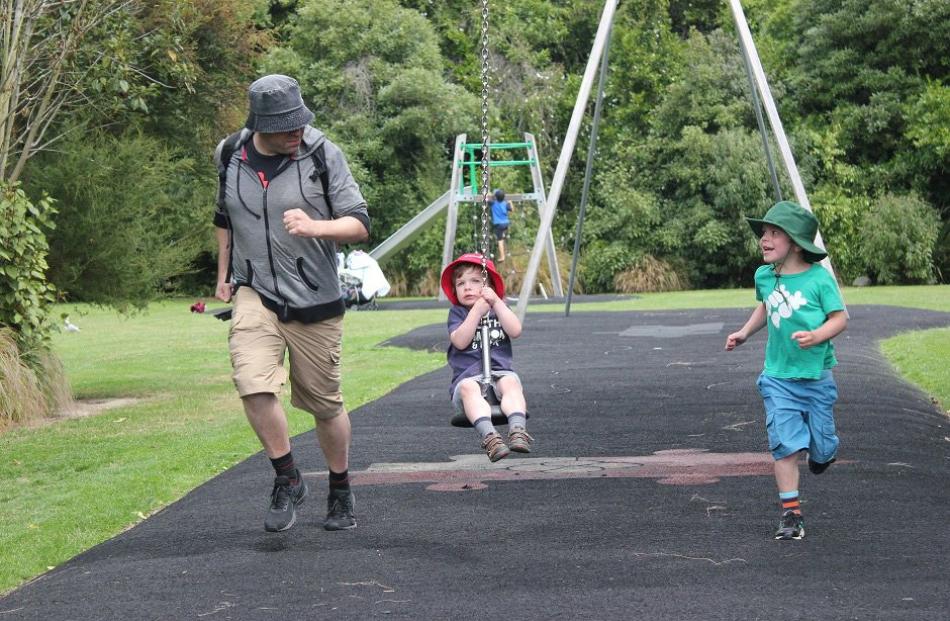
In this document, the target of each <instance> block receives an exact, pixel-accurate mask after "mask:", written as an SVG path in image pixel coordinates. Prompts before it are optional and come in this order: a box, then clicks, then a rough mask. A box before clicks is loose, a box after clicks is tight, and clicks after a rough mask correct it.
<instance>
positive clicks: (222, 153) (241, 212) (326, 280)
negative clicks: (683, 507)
mask: <svg viewBox="0 0 950 621" xmlns="http://www.w3.org/2000/svg"><path fill="white" fill-rule="evenodd" d="M248 96H249V100H250V113H249V115H248V118H247V123H246V124H245V128H244V129H243V130H242V131H241V132H238V133H236V134H233V135H232V136H229V137H228V138H226V139H225V140H223V141H221V143H220V144H219V145H218V148H217V150H216V152H215V162H216V164H217V165H218V172H219V178H220V187H219V192H218V208H217V211H216V212H215V216H214V223H215V226H216V227H217V228H216V237H217V242H218V278H217V289H216V292H215V295H216V297H217V298H218V299H220V300H222V301H225V302H227V301H233V306H234V311H233V317H232V320H231V328H230V332H229V337H228V345H229V348H230V352H231V364H232V367H233V369H234V374H233V379H234V384H235V386H236V387H237V390H238V394H239V395H240V396H241V401H242V402H243V405H244V412H245V414H246V415H247V419H248V421H249V422H250V424H251V427H252V428H253V429H254V432H255V433H256V434H257V437H258V438H259V439H260V441H261V444H262V445H263V447H264V451H265V452H266V453H267V456H268V457H269V458H270V460H271V463H272V464H273V467H274V471H275V475H276V476H275V478H274V486H273V489H272V492H271V500H270V507H269V509H268V511H267V515H266V516H265V519H264V528H265V529H266V530H268V531H271V532H277V531H283V530H287V529H288V528H290V527H291V526H293V524H294V521H295V520H296V513H295V507H296V505H298V504H300V503H301V502H303V500H304V498H305V497H306V496H307V494H308V491H309V490H308V487H307V483H306V482H305V481H304V480H303V477H302V476H301V473H300V471H299V470H298V469H297V466H296V464H295V462H294V458H293V453H292V452H291V446H290V438H289V435H288V429H287V417H286V415H285V413H284V409H283V407H282V406H281V404H280V401H279V400H278V395H279V394H280V390H281V386H282V385H283V384H284V383H285V382H286V381H287V379H288V375H289V379H290V386H291V403H292V404H293V405H294V406H295V407H297V408H300V409H302V410H305V411H307V412H310V413H311V414H312V415H313V416H314V419H315V421H316V435H317V439H318V442H319V444H320V448H321V449H322V451H323V455H324V457H325V459H326V462H327V466H328V470H329V472H330V476H329V496H328V499H327V517H326V521H325V523H324V528H326V529H327V530H344V529H349V528H354V527H355V526H356V517H355V514H354V498H353V493H352V492H351V491H350V485H349V478H348V468H349V447H350V433H351V432H350V419H349V416H348V415H347V412H346V410H345V409H344V407H343V398H342V395H341V393H340V353H341V349H342V340H343V313H344V310H345V306H344V303H343V300H342V299H341V296H340V286H339V281H338V277H337V268H336V249H337V244H338V243H350V242H359V241H362V240H365V239H366V238H367V237H368V235H369V216H368V215H367V210H366V201H365V200H364V199H363V196H362V194H360V190H359V187H358V186H357V184H356V182H355V181H354V180H353V176H352V175H351V174H350V170H349V167H348V166H347V163H346V159H345V158H344V156H343V153H342V152H341V151H340V149H339V148H338V147H337V146H336V145H335V144H333V143H332V142H330V141H329V140H327V139H326V137H325V136H324V135H323V133H322V132H321V131H319V130H317V129H315V128H314V127H311V126H310V123H311V121H313V118H314V115H313V113H312V112H311V111H310V110H309V109H308V108H307V106H306V105H305V104H304V102H303V98H302V97H301V95H300V87H299V85H298V84H297V82H296V80H294V79H292V78H289V77H287V76H283V75H268V76H265V77H263V78H260V79H259V80H257V81H255V82H254V83H253V84H251V86H250V89H249V91H248ZM285 351H288V352H289V354H290V371H289V373H288V371H287V370H286V368H285V366H284V352H285Z"/></svg>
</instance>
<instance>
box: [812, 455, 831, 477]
mask: <svg viewBox="0 0 950 621" xmlns="http://www.w3.org/2000/svg"><path fill="white" fill-rule="evenodd" d="M833 463H835V458H834V457H832V458H831V459H829V460H828V461H826V462H825V463H823V464H820V463H818V462H817V461H812V459H811V457H809V458H808V469H809V470H811V473H812V474H821V473H822V472H824V471H825V470H827V469H828V466H830V465H831V464H833Z"/></svg>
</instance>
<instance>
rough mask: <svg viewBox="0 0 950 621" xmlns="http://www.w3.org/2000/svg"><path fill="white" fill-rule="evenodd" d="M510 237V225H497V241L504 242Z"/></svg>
mask: <svg viewBox="0 0 950 621" xmlns="http://www.w3.org/2000/svg"><path fill="white" fill-rule="evenodd" d="M507 235H508V225H507V224H496V225H495V239H497V240H499V241H500V240H502V239H504V238H505V237H506V236H507Z"/></svg>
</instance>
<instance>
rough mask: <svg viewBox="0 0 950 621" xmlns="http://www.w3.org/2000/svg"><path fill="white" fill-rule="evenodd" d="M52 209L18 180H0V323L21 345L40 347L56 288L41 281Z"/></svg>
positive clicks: (47, 327)
mask: <svg viewBox="0 0 950 621" xmlns="http://www.w3.org/2000/svg"><path fill="white" fill-rule="evenodd" d="M55 213H56V210H55V208H54V207H53V204H52V201H50V200H49V198H47V197H46V196H41V197H40V198H38V200H36V201H35V202H31V201H30V199H29V198H27V196H26V194H25V193H24V192H23V190H22V189H21V188H20V187H19V184H12V185H11V184H0V327H2V326H7V327H8V328H10V329H11V330H12V331H13V334H14V336H15V337H16V340H17V344H18V345H19V347H20V348H21V349H26V350H29V349H34V348H37V347H41V346H43V345H44V343H45V341H46V338H47V336H48V335H49V332H50V320H49V305H50V304H52V303H53V302H54V301H56V297H55V295H54V293H55V291H56V289H55V288H54V287H53V286H52V285H51V284H49V283H48V282H47V280H46V269H47V263H46V255H47V252H48V250H49V246H48V244H47V240H46V234H47V232H48V231H50V230H51V229H52V228H53V215H54V214H55Z"/></svg>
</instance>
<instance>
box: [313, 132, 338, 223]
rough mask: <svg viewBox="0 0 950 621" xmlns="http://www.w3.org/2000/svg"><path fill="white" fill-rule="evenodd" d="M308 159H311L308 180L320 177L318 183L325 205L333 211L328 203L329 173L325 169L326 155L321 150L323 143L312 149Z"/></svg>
mask: <svg viewBox="0 0 950 621" xmlns="http://www.w3.org/2000/svg"><path fill="white" fill-rule="evenodd" d="M310 159H312V160H313V173H312V174H311V175H310V181H316V180H317V177H319V178H320V185H321V186H323V198H324V200H325V201H326V202H327V207H329V208H330V213H333V205H332V204H331V203H330V173H329V171H328V170H327V156H326V153H324V151H323V143H320V145H319V146H318V147H317V148H316V149H314V150H313V153H311V154H310Z"/></svg>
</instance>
